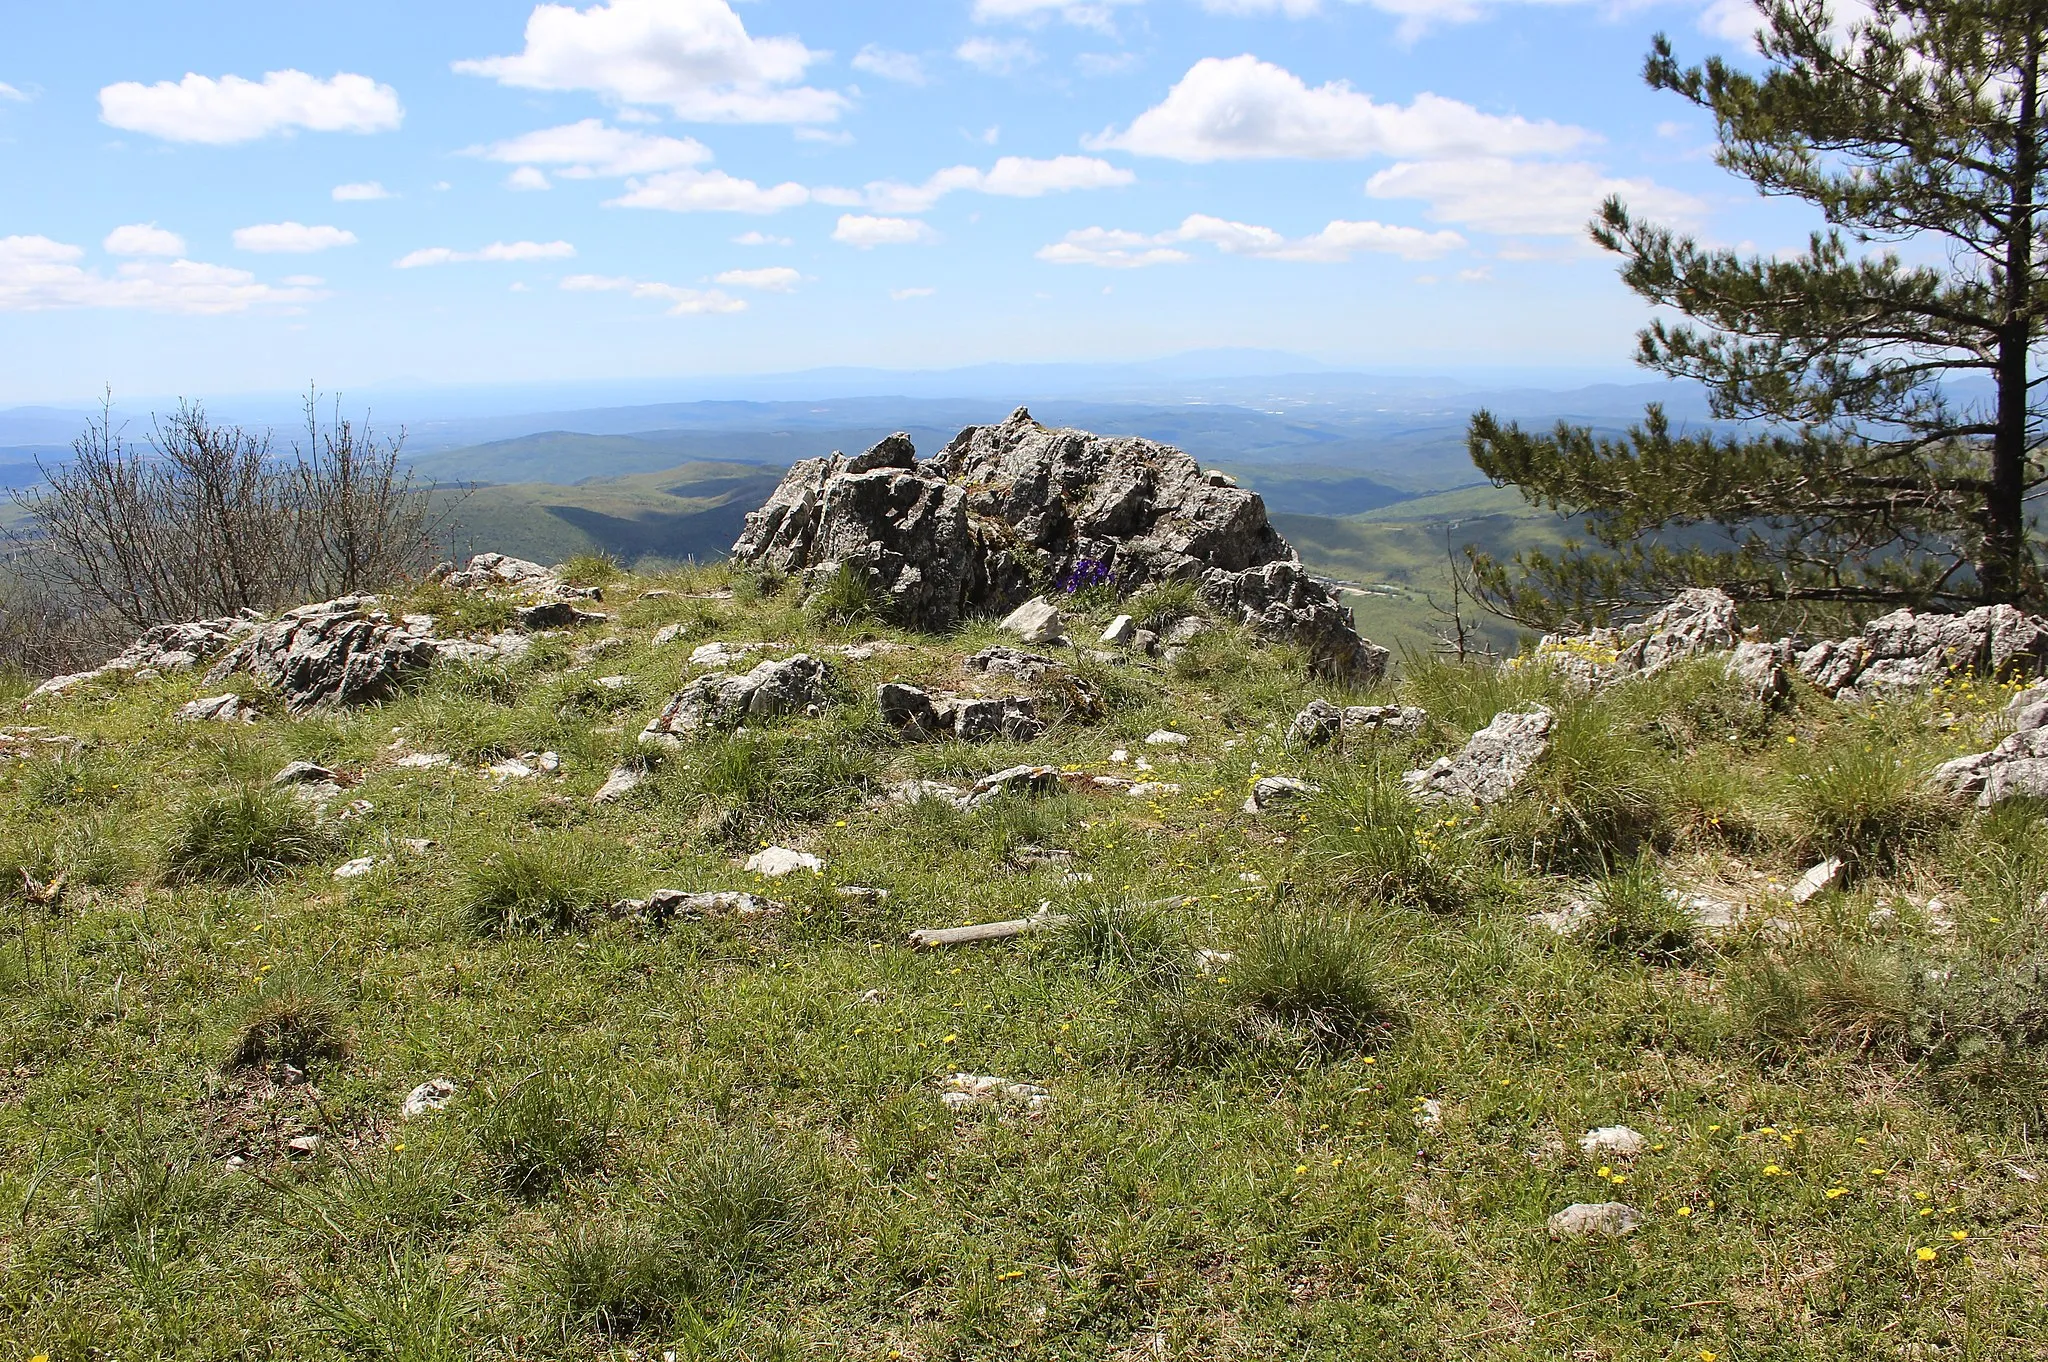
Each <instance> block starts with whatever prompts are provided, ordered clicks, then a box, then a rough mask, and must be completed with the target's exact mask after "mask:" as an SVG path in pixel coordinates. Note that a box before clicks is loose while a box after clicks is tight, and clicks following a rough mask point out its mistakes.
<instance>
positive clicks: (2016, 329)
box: [1977, 33, 2040, 601]
mask: <svg viewBox="0 0 2048 1362" xmlns="http://www.w3.org/2000/svg"><path fill="white" fill-rule="evenodd" d="M2019 95H2020V107H2019V128H2018V134H2019V135H2018V145H2017V146H2016V147H2014V149H2013V150H2014V156H2013V181H2012V221H2011V223H2010V224H2009V225H2008V229H2007V235H2006V242H2005V317H2004V322H2005V326H2004V330H2003V333H2002V334H2001V335H2000V336H1999V339H1998V423H1997V424H1998V433H1997V434H1996V435H1995V436H1993V437H1992V444H1991V495H1990V499H1989V502H1988V504H1987V505H1986V507H1985V525H1984V530H1985V544H1984V555H1983V556H1984V561H1983V563H1982V565H1981V566H1980V567H1979V568H1978V572H1977V577H1978V583H1979V586H1980V587H1981V589H1982V591H1983V594H1984V599H1985V600H1987V601H2015V600H2017V599H2019V597H2020V596H2021V595H2022V594H2024V593H2025V591H2026V590H2027V578H2028V576H2029V574H2028V572H2027V559H2028V556H2029V553H2028V546H2027V524H2026V497H2027V428H2028V421H2027V414H2028V397H2029V393H2028V391H2027V376H2028V369H2029V366H2028V351H2029V348H2030V347H2031V346H2032V344H2033V335H2034V327H2033V283H2034V211H2035V209H2034V192H2035V180H2036V178H2037V177H2038V175H2039V173H2040V167H2039V165H2038V164H2037V155H2036V150H2037V149H2036V146H2035V140H2034V137H2035V124H2036V119H2037V117H2038V112H2039V111H2038V109H2037V108H2036V103H2037V101H2038V99H2039V95H2040V42H2039V39H2038V37H2037V36H2036V35H2034V34H2032V33H2029V34H2028V35H2027V55H2026V70H2025V71H2024V73H2023V75H2022V78H2021V88H2020V92H2019Z"/></svg>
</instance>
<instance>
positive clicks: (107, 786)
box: [16, 753, 122, 809]
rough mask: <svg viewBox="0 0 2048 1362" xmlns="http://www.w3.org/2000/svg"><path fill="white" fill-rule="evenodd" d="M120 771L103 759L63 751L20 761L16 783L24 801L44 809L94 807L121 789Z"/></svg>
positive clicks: (107, 800) (108, 799)
mask: <svg viewBox="0 0 2048 1362" xmlns="http://www.w3.org/2000/svg"><path fill="white" fill-rule="evenodd" d="M121 786H122V772H121V771H120V770H119V769H117V768H116V767H114V766H111V765H109V764H107V763H106V762H103V761H99V760H96V759H94V758H91V757H87V756H83V755H76V754H70V753H67V754H65V755H63V756H58V757H52V758H49V759H46V760H43V761H28V762H23V763H22V770H21V777H20V783H19V785H18V786H17V787H16V788H17V789H18V790H19V792H20V794H21V797H22V799H23V800H24V801H26V802H27V803H30V804H33V805H35V806H37V807H38V808H44V809H63V808H81V807H83V808H97V807H99V806H100V805H102V804H105V803H107V802H109V801H110V800H112V799H113V798H114V796H115V795H116V794H118V793H119V792H120V790H121Z"/></svg>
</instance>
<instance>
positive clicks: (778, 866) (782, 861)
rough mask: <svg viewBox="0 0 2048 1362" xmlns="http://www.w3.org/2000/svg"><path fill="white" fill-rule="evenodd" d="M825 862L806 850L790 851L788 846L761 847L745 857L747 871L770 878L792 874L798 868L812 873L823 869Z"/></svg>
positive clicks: (775, 878) (776, 878)
mask: <svg viewBox="0 0 2048 1362" xmlns="http://www.w3.org/2000/svg"><path fill="white" fill-rule="evenodd" d="M824 868H825V863H824V862H823V861H822V860H820V859H818V858H817V857H816V856H813V855H812V854H811V853H810V852H808V851H792V850H790V849H789V848H788V847H763V848H762V849H761V850H759V851H757V852H755V853H754V854H753V855H751V856H749V857H747V873H748V874H750V875H765V876H767V877H768V878H769V879H771V880H778V879H781V878H782V877H783V876H784V875H794V874H796V873H797V872H798V871H800V870H808V871H810V872H811V873H813V874H816V873H817V872H819V871H821V870H823V869H824Z"/></svg>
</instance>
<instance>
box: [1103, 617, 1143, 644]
mask: <svg viewBox="0 0 2048 1362" xmlns="http://www.w3.org/2000/svg"><path fill="white" fill-rule="evenodd" d="M1137 632H1138V622H1137V621H1136V620H1134V619H1132V618H1131V617H1130V616H1129V615H1118V616H1117V617H1116V618H1115V619H1113V620H1111V621H1110V622H1109V627H1108V628H1107V629H1104V630H1103V631H1102V638H1101V639H1100V640H1099V641H1100V642H1102V643H1106V644H1109V645H1110V646H1111V647H1117V646H1120V645H1122V644H1126V643H1129V642H1130V641H1131V636H1132V635H1134V634H1136V633H1137Z"/></svg>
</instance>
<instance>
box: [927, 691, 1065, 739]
mask: <svg viewBox="0 0 2048 1362" xmlns="http://www.w3.org/2000/svg"><path fill="white" fill-rule="evenodd" d="M934 708H935V710H936V712H937V717H938V723H939V729H940V731H941V732H947V733H951V734H952V735H953V736H954V737H956V738H958V739H960V741H962V742H987V741H989V740H990V739H993V738H998V737H1002V738H1008V739H1009V740H1010V741H1012V742H1030V741H1031V740H1032V739H1034V738H1038V737H1042V736H1044V734H1045V723H1044V722H1043V721H1042V720H1041V719H1039V717H1038V702H1037V701H1036V700H1034V699H1032V698H1031V697H1030V696H1028V695H1012V696H1006V697H1004V698H1002V699H996V700H987V699H981V698H978V697H974V696H960V697H957V698H955V699H951V700H942V701H940V702H939V703H938V704H937V705H936V706H934Z"/></svg>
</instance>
